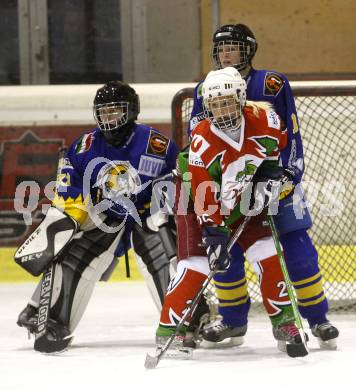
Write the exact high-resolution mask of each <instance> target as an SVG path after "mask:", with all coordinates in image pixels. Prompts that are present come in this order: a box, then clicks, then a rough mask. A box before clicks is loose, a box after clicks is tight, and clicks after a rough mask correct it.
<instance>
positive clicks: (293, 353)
mask: <svg viewBox="0 0 356 390" xmlns="http://www.w3.org/2000/svg"><path fill="white" fill-rule="evenodd" d="M286 348H287V355H288V356H290V357H292V358H295V357H303V356H307V355H308V353H309V352H308V349H307V347H306V346H305V344H303V343H301V344H287V345H286Z"/></svg>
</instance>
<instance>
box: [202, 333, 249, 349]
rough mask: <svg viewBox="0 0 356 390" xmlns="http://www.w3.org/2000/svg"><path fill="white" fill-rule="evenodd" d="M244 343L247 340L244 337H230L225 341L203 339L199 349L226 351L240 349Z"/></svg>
mask: <svg viewBox="0 0 356 390" xmlns="http://www.w3.org/2000/svg"><path fill="white" fill-rule="evenodd" d="M244 342H245V339H244V337H243V336H238V337H228V338H227V339H225V340H223V341H208V340H204V339H203V340H202V341H201V342H200V344H199V347H201V348H204V349H224V348H231V347H238V346H239V345H242V344H243V343H244Z"/></svg>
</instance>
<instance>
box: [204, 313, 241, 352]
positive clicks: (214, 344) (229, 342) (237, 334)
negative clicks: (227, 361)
mask: <svg viewBox="0 0 356 390" xmlns="http://www.w3.org/2000/svg"><path fill="white" fill-rule="evenodd" d="M246 332H247V325H244V326H237V327H232V326H229V325H226V324H225V323H224V322H222V321H221V320H217V321H215V322H214V323H212V324H211V325H209V326H207V327H205V328H204V329H203V330H202V332H201V333H202V337H203V341H202V342H201V344H200V345H201V347H203V348H221V347H233V346H238V345H241V344H243V343H244V337H243V336H244V335H245V334H246Z"/></svg>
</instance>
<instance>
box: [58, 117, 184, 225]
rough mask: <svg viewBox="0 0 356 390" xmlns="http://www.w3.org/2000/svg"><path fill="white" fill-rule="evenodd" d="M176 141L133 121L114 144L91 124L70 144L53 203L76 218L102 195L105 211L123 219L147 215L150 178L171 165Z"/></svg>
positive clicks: (84, 215)
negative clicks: (128, 132) (126, 134)
mask: <svg viewBox="0 0 356 390" xmlns="http://www.w3.org/2000/svg"><path fill="white" fill-rule="evenodd" d="M177 153H178V150H177V147H176V146H175V144H174V143H173V142H172V141H171V140H169V139H168V138H166V137H165V136H164V135H162V134H161V133H159V132H158V131H157V130H155V129H153V128H150V127H148V126H146V125H142V124H135V125H134V128H133V131H132V134H131V135H130V137H129V138H128V140H127V141H126V142H125V144H123V145H122V146H119V147H116V146H112V145H110V144H109V143H107V141H106V140H105V137H104V135H103V134H102V132H101V131H100V130H99V129H98V128H95V129H94V130H93V131H92V132H90V133H86V134H84V135H83V136H82V137H80V138H79V139H78V140H77V141H75V142H74V143H73V144H72V145H71V147H70V148H69V149H68V151H67V154H66V157H65V159H64V162H63V165H62V167H61V170H60V173H59V175H58V179H57V191H56V195H55V198H54V200H53V204H54V205H55V206H57V207H60V208H62V209H63V210H64V211H65V212H66V213H67V214H69V215H70V216H71V217H73V218H74V219H76V220H77V221H78V222H79V223H80V224H82V223H84V222H85V220H86V219H87V217H88V211H89V210H90V206H92V205H94V206H95V205H98V204H99V203H101V202H103V201H106V205H109V206H110V207H106V210H105V211H104V213H106V214H107V215H110V216H111V217H114V218H115V217H116V218H119V219H124V218H125V217H126V215H128V216H129V217H130V216H131V217H132V216H133V215H134V214H135V215H140V216H145V215H147V212H145V210H146V211H148V208H149V206H150V202H151V194H152V184H151V183H152V180H153V179H155V178H156V177H158V176H160V175H164V174H167V173H169V172H171V171H172V169H174V168H175V162H176V157H177Z"/></svg>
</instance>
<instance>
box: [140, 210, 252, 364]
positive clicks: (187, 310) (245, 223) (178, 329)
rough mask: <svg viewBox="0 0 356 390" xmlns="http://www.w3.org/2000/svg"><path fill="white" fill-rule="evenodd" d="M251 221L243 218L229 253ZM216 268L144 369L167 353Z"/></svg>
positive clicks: (148, 356) (232, 239) (156, 362)
mask: <svg viewBox="0 0 356 390" xmlns="http://www.w3.org/2000/svg"><path fill="white" fill-rule="evenodd" d="M250 219H251V217H250V216H245V218H244V220H243V222H242V223H241V225H240V226H239V227H238V228H237V230H236V232H235V233H234V234H233V236H232V237H231V238H230V241H229V243H228V245H227V250H228V251H229V252H230V250H231V248H232V247H233V245H234V244H235V242H236V240H237V239H238V238H239V237H240V236H241V234H242V232H243V230H244V229H245V226H246V225H247V223H248V221H249V220H250ZM218 271H219V270H218V268H217V266H216V267H215V268H214V269H212V270H211V271H210V273H209V275H208V277H207V278H206V279H205V281H204V283H203V285H202V287H201V289H200V290H199V291H198V293H197V295H196V296H195V298H194V299H193V301H192V302H191V303H190V304H189V305H188V307H187V309H186V310H185V314H184V315H183V317H182V318H181V319H180V321H179V322H178V324H177V325H176V328H175V331H174V333H173V334H172V335H171V336H170V338H169V339H168V340H167V342H166V344H165V345H164V346H163V348H162V349H161V350H160V351H159V352H158V353H156V355H155V356H151V355H150V354H147V355H146V360H145V368H147V369H153V368H156V367H157V365H158V363H159V361H160V360H161V359H162V357H163V356H164V355H165V353H166V352H167V350H168V348H169V347H170V345H171V344H172V342H173V340H174V338H175V337H176V336H177V335H178V333H179V331H180V329H181V328H182V326H183V325H184V322H185V320H186V319H187V318H188V317H189V315H190V314H191V313H192V312H193V311H194V309H195V306H196V305H197V303H198V302H199V300H200V298H201V296H202V295H203V293H204V291H205V289H206V288H207V286H208V285H209V283H210V281H211V280H212V279H213V277H214V275H215V274H216V273H217V272H218Z"/></svg>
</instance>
